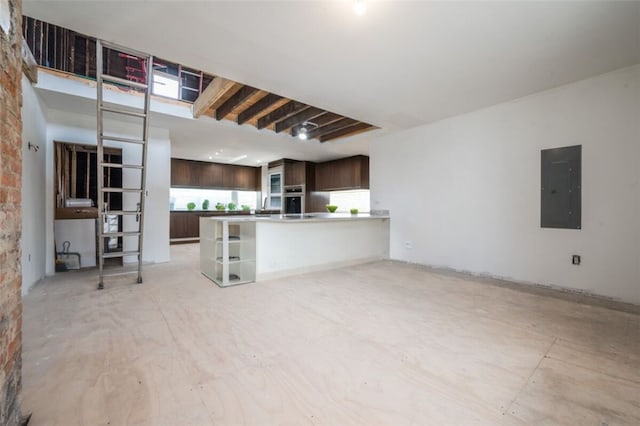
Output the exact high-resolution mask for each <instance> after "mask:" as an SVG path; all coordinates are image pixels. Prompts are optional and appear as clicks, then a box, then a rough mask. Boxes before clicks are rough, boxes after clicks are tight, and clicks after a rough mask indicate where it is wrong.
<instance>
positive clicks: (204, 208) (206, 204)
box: [202, 200, 209, 210]
mask: <svg viewBox="0 0 640 426" xmlns="http://www.w3.org/2000/svg"><path fill="white" fill-rule="evenodd" d="M202 210H209V200H204V201H203V202H202Z"/></svg>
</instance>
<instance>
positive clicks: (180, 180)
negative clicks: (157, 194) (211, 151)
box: [171, 158, 203, 187]
mask: <svg viewBox="0 0 640 426" xmlns="http://www.w3.org/2000/svg"><path fill="white" fill-rule="evenodd" d="M202 164H203V163H202V162H200V161H189V160H179V159H177V158H172V159H171V186H178V187H198V186H200V185H201V175H202V166H201V165H202Z"/></svg>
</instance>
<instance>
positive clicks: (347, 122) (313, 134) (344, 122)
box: [307, 118, 359, 139]
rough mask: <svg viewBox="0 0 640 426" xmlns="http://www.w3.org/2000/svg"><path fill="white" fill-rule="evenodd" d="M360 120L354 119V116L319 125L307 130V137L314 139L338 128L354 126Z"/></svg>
mask: <svg viewBox="0 0 640 426" xmlns="http://www.w3.org/2000/svg"><path fill="white" fill-rule="evenodd" d="M358 123H359V121H357V120H354V119H353V118H341V119H340V120H338V121H334V122H333V123H331V124H327V125H326V126H322V127H318V128H316V129H313V130H311V131H310V132H307V139H314V138H317V137H318V136H322V135H326V134H328V133H331V132H333V131H336V130H340V129H343V128H345V127H349V126H353V125H354V124H358Z"/></svg>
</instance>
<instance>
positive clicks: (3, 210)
mask: <svg viewBox="0 0 640 426" xmlns="http://www.w3.org/2000/svg"><path fill="white" fill-rule="evenodd" d="M0 3H4V4H3V5H0V6H1V7H2V13H0V15H2V19H0V23H2V24H3V25H0V64H1V66H0V425H7V426H14V425H17V424H19V421H20V390H21V368H22V296H21V285H22V272H21V269H20V231H21V218H20V216H21V212H20V202H21V199H20V186H21V174H22V155H21V153H22V150H21V145H22V137H21V134H22V118H21V115H20V108H21V106H22V86H21V78H22V58H21V53H20V52H21V50H20V46H21V43H22V28H21V27H22V1H21V0H0ZM7 4H8V9H9V15H10V22H11V24H10V28H9V31H8V33H7V32H5V28H3V27H5V25H4V24H6V21H5V19H4V18H5V17H6V16H7V15H6V12H7V10H6V6H7Z"/></svg>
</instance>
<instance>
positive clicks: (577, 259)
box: [571, 254, 582, 265]
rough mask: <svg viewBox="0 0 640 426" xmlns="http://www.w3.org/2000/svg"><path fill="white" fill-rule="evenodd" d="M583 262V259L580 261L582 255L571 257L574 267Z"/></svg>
mask: <svg viewBox="0 0 640 426" xmlns="http://www.w3.org/2000/svg"><path fill="white" fill-rule="evenodd" d="M581 260H582V259H580V255H577V254H574V255H573V256H572V257H571V263H572V264H574V265H579V264H580V261H581Z"/></svg>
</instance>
